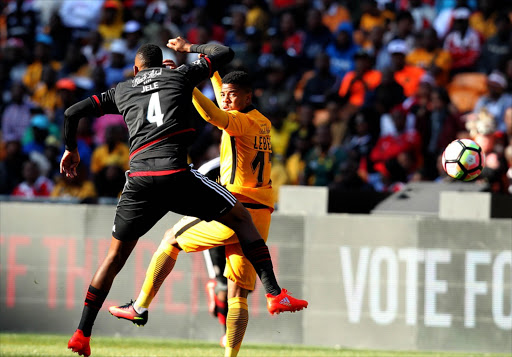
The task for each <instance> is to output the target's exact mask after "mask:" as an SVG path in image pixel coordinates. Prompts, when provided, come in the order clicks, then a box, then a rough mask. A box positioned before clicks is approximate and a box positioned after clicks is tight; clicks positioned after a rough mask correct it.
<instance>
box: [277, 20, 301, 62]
mask: <svg viewBox="0 0 512 357" xmlns="http://www.w3.org/2000/svg"><path fill="white" fill-rule="evenodd" d="M279 31H280V32H281V34H282V35H283V47H284V49H285V50H286V52H287V53H288V54H289V55H290V56H292V57H300V56H301V55H302V48H303V45H304V40H305V34H304V32H303V31H301V30H298V29H297V25H296V23H295V19H294V18H293V15H292V14H291V13H290V12H284V13H283V14H282V15H281V18H280V20H279Z"/></svg>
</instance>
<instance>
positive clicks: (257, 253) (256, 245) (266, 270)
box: [241, 239, 281, 295]
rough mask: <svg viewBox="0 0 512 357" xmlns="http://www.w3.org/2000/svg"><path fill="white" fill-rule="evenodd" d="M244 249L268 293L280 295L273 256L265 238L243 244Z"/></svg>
mask: <svg viewBox="0 0 512 357" xmlns="http://www.w3.org/2000/svg"><path fill="white" fill-rule="evenodd" d="M241 246H242V251H243V252H244V255H245V256H246V258H247V259H249V261H250V262H251V264H252V266H253V267H254V270H256V274H258V276H259V277H260V280H261V283H262V284H263V287H264V288H265V291H266V292H267V293H268V294H272V295H279V294H280V293H281V288H280V287H279V285H278V284H277V280H276V276H275V274H274V267H273V265H272V258H271V257H270V253H269V251H268V246H267V244H266V243H265V241H264V240H263V239H258V240H257V241H255V242H252V243H249V244H241Z"/></svg>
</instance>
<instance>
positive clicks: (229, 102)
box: [221, 71, 252, 110]
mask: <svg viewBox="0 0 512 357" xmlns="http://www.w3.org/2000/svg"><path fill="white" fill-rule="evenodd" d="M221 98H222V103H221V107H222V109H224V110H243V109H245V108H246V107H248V106H249V105H250V104H251V102H252V86H251V79H250V78H249V75H248V74H247V73H246V72H243V71H234V72H230V73H228V74H226V75H225V76H224V77H223V78H222V89H221Z"/></svg>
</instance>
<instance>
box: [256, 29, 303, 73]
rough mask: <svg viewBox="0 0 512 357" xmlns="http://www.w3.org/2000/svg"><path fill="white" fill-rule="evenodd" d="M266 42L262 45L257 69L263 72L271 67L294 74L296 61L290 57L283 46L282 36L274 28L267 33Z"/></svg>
mask: <svg viewBox="0 0 512 357" xmlns="http://www.w3.org/2000/svg"><path fill="white" fill-rule="evenodd" d="M267 35H268V41H267V42H266V43H264V44H263V47H262V49H261V52H262V53H261V55H260V57H259V59H258V65H259V67H260V68H261V69H262V70H263V71H265V70H267V69H269V68H270V67H272V66H278V67H282V68H285V69H286V73H295V71H296V60H295V59H294V58H293V57H292V56H290V55H289V54H288V53H287V52H286V49H285V48H284V46H283V36H282V35H281V33H279V31H277V30H276V29H275V28H271V29H269V30H268V31H267Z"/></svg>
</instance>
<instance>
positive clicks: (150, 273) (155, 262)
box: [135, 242, 180, 309]
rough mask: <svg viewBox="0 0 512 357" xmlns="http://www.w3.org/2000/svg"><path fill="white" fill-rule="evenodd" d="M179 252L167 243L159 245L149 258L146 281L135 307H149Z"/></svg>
mask: <svg viewBox="0 0 512 357" xmlns="http://www.w3.org/2000/svg"><path fill="white" fill-rule="evenodd" d="M179 252H180V250H179V249H178V248H176V247H174V246H172V245H170V244H168V243H164V242H162V243H161V244H160V246H159V247H158V249H157V250H156V252H155V254H153V258H151V263H149V267H148V270H147V271H146V279H145V280H144V284H143V285H142V289H141V291H140V294H139V297H138V298H137V300H136V301H135V305H136V306H140V307H144V308H146V309H147V308H148V307H149V304H151V301H153V298H154V297H155V295H156V293H157V292H158V289H160V286H161V285H162V283H163V282H164V280H165V278H166V277H167V275H169V273H170V272H171V271H172V268H174V264H175V263H176V259H178V253H179Z"/></svg>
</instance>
